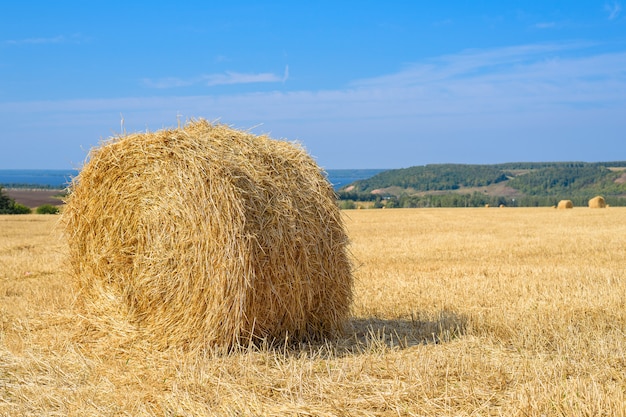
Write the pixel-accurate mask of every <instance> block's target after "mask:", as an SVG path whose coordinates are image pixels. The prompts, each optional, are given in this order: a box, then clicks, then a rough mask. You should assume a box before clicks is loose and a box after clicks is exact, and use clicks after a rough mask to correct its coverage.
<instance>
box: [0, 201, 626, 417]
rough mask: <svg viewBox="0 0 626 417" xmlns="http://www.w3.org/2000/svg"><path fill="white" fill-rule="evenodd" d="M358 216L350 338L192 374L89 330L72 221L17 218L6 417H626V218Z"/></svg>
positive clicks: (5, 289)
mask: <svg viewBox="0 0 626 417" xmlns="http://www.w3.org/2000/svg"><path fill="white" fill-rule="evenodd" d="M344 215H345V216H346V223H347V227H348V233H349V235H350V238H351V240H352V244H351V250H352V252H353V254H354V257H355V259H356V262H355V263H356V265H355V266H356V269H355V276H356V287H355V300H354V305H353V318H352V319H351V320H350V322H349V323H348V325H347V328H346V334H345V336H344V337H342V338H341V339H339V340H334V341H329V342H327V343H326V344H324V345H315V346H310V345H299V346H292V345H285V346H275V347H272V348H268V347H260V348H245V349H241V350H240V351H237V352H231V353H229V354H220V353H219V352H207V353H206V355H205V356H203V357H193V358H192V357H188V356H185V355H184V354H183V353H181V352H177V351H166V352H156V351H153V350H152V349H150V346H148V345H146V344H145V343H142V341H141V340H136V341H134V342H133V343H122V342H120V341H119V340H114V339H113V338H107V335H106V334H105V332H102V331H99V332H96V331H93V329H89V328H87V327H86V326H85V325H84V323H83V320H82V319H81V317H79V316H77V315H76V314H75V313H74V312H73V310H72V302H73V297H74V293H73V290H72V285H71V282H69V281H68V279H67V276H68V274H67V273H66V272H65V270H64V265H63V259H64V253H65V247H64V243H63V241H62V240H61V239H60V238H59V233H58V231H57V229H55V222H56V221H57V219H58V217H56V216H39V215H27V216H0V415H2V416H31V415H32V416H57V415H59V416H205V415H207V416H208V415H276V416H280V415H311V416H313V415H314V416H324V415H328V416H330V415H345V416H347V415H350V416H352V415H364V416H369V415H371V416H405V415H407V416H410V415H418V416H422V415H424V416H440V415H454V416H464V415H468V416H469V415H473V416H481V415H502V416H543V415H545V416H598V415H610V416H624V415H626V411H625V410H626V209H625V208H617V207H616V208H613V207H611V208H609V209H596V210H593V209H588V208H574V209H573V210H554V209H547V208H533V209H521V208H520V209H511V208H505V209H493V208H492V209H486V208H484V209H415V210H404V209H396V210H354V211H346V212H344Z"/></svg>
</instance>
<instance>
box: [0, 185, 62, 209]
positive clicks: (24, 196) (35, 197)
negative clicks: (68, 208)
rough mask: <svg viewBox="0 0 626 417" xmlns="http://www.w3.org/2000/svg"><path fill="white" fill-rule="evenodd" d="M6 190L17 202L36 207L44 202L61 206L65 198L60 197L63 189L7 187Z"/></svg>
mask: <svg viewBox="0 0 626 417" xmlns="http://www.w3.org/2000/svg"><path fill="white" fill-rule="evenodd" d="M4 192H6V194H7V195H8V196H9V197H11V198H12V199H14V200H15V201H16V202H18V203H20V204H23V205H25V206H26V207H30V208H36V207H39V206H41V205H43V204H52V205H53V206H60V205H62V204H63V200H62V198H61V197H59V195H60V194H62V193H63V190H30V189H21V188H7V189H4Z"/></svg>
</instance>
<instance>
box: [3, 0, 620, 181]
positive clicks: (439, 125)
mask: <svg viewBox="0 0 626 417" xmlns="http://www.w3.org/2000/svg"><path fill="white" fill-rule="evenodd" d="M5 3H7V4H3V6H2V8H1V11H0V125H1V126H2V129H1V130H0V145H1V146H0V169H14V168H46V169H48V168H58V169H66V168H77V167H80V165H81V164H82V162H83V161H84V159H85V157H86V155H87V152H88V150H89V149H90V148H91V147H93V146H96V145H97V144H98V143H99V142H100V141H101V140H103V139H106V138H109V137H111V136H113V135H116V134H119V133H120V131H121V129H122V120H123V127H124V129H125V130H126V131H127V132H135V131H145V130H146V129H148V130H158V129H161V128H164V127H175V126H176V125H177V123H178V120H181V121H183V122H184V121H185V120H187V119H189V118H200V117H202V118H205V119H209V120H216V121H219V122H221V123H226V124H228V125H231V126H233V127H235V128H239V129H245V130H250V131H252V132H254V133H257V134H260V133H267V134H269V135H270V136H272V137H274V138H277V139H287V140H296V141H299V142H300V143H302V144H303V145H304V147H305V148H306V149H307V150H308V151H309V153H311V155H313V156H314V157H315V158H316V160H317V161H318V163H319V164H320V165H321V166H322V167H324V168H326V169H337V168H401V167H408V166H413V165H422V164H429V163H481V164H482V163H500V162H516V161H573V160H576V161H613V160H626V134H625V132H626V10H625V9H624V7H626V2H625V3H624V4H622V3H621V2H620V1H586V0H581V1H575V2H574V1H544V2H538V1H481V2H465V1H448V2H436V1H388V2H380V1H360V2H348V1H346V2H336V1H328V2H327V1H301V2H296V1H284V2H280V1H276V2H256V1H250V2H247V1H233V2H211V1H182V0H181V1H178V2H172V1H168V2H162V1H151V2H131V1H127V2H121V1H113V0H109V1H93V2H83V1H80V2H78V1H76V2H72V1H59V2H51V1H27V0H25V1H21V2H17V1H13V2H5Z"/></svg>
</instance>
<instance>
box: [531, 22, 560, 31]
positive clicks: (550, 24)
mask: <svg viewBox="0 0 626 417" xmlns="http://www.w3.org/2000/svg"><path fill="white" fill-rule="evenodd" d="M535 27H536V28H537V29H551V28H554V27H556V23H555V22H539V23H535Z"/></svg>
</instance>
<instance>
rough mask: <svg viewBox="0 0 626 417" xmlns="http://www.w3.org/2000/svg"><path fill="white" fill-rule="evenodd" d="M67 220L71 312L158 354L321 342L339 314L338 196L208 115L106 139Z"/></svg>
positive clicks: (296, 156) (317, 177)
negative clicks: (74, 295)
mask: <svg viewBox="0 0 626 417" xmlns="http://www.w3.org/2000/svg"><path fill="white" fill-rule="evenodd" d="M63 224H64V228H65V231H66V235H67V239H68V243H69V249H70V255H69V264H70V267H71V270H72V274H73V276H74V281H75V283H76V285H77V288H78V291H79V301H80V302H79V303H78V306H79V308H81V309H82V310H83V313H84V314H91V317H93V318H94V320H96V319H97V320H100V321H101V322H108V323H115V322H118V321H120V320H122V319H121V317H123V318H124V320H127V322H128V323H130V325H132V326H134V327H133V328H135V329H139V330H138V331H141V332H142V337H145V338H147V340H149V341H150V343H152V344H154V345H155V346H157V347H159V348H164V347H168V346H182V347H187V348H190V349H202V348H203V347H205V346H209V347H220V346H221V347H232V346H235V345H241V344H247V343H250V342H253V343H254V342H257V341H259V340H268V339H269V340H276V339H280V340H284V339H285V338H293V339H297V340H301V339H308V338H322V337H329V336H333V335H335V334H336V332H338V331H340V330H341V329H342V326H343V322H344V320H345V318H346V317H347V314H348V310H349V306H350V303H351V300H352V286H353V277H352V271H351V260H350V255H349V253H348V250H347V245H348V238H347V235H346V233H345V228H344V224H343V221H342V218H341V213H340V211H339V208H338V207H337V205H336V200H335V193H334V191H333V188H332V186H331V185H330V183H329V182H328V180H327V179H326V176H325V175H324V172H323V171H322V170H321V169H320V168H319V167H318V166H317V164H316V163H315V162H314V161H313V159H312V158H311V157H310V156H309V155H308V154H307V153H306V152H305V151H304V150H303V149H302V148H301V147H300V146H299V145H297V144H294V143H289V142H285V141H278V140H272V139H270V138H269V137H267V136H255V135H252V134H250V133H246V132H242V131H237V130H233V129H231V128H229V127H227V126H225V125H219V124H218V125H216V124H211V123H209V122H207V121H205V120H199V121H191V122H189V123H188V124H187V125H186V126H184V127H182V128H178V129H171V130H162V131H158V132H154V133H142V134H139V133H137V134H130V135H127V136H119V137H115V138H112V139H110V140H109V141H107V142H105V143H103V144H102V145H101V146H99V147H98V148H95V149H93V150H92V151H91V152H90V153H89V156H88V158H87V161H86V163H85V164H84V166H83V168H82V170H81V171H80V173H79V175H78V176H77V178H76V179H75V180H74V181H73V183H72V185H71V187H70V195H69V197H68V200H67V205H66V208H65V212H64V214H63ZM119 327H120V328H122V329H127V328H128V326H126V327H124V325H122V324H121V323H120V326H119ZM112 331H113V330H112Z"/></svg>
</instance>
